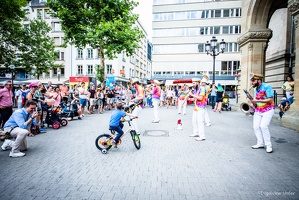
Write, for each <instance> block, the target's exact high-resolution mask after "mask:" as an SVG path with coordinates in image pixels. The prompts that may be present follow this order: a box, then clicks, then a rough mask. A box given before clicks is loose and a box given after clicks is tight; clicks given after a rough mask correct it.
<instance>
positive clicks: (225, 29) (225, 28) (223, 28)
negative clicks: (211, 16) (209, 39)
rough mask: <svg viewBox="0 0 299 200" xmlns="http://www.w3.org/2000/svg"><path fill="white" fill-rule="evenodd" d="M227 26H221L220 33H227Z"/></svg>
mask: <svg viewBox="0 0 299 200" xmlns="http://www.w3.org/2000/svg"><path fill="white" fill-rule="evenodd" d="M228 30H229V26H223V27H222V34H228Z"/></svg>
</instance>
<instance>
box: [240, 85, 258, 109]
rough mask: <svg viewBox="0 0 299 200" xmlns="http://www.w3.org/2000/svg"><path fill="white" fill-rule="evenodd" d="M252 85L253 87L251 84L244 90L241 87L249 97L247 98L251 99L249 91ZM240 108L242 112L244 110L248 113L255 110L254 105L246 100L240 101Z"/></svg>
mask: <svg viewBox="0 0 299 200" xmlns="http://www.w3.org/2000/svg"><path fill="white" fill-rule="evenodd" d="M252 87H253V85H252V86H251V87H250V88H249V89H248V90H246V89H243V91H244V92H245V94H246V96H247V98H248V99H249V100H252V99H253V97H252V96H251V94H250V93H249V91H250V90H251V89H252ZM240 109H241V111H242V112H244V113H246V114H247V113H250V114H252V115H253V114H254V111H255V106H254V105H253V104H252V103H246V102H244V103H241V105H240Z"/></svg>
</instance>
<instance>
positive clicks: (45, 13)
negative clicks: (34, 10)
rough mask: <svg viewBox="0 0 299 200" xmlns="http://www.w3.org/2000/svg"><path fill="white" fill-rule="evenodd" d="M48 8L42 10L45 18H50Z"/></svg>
mask: <svg viewBox="0 0 299 200" xmlns="http://www.w3.org/2000/svg"><path fill="white" fill-rule="evenodd" d="M49 12H50V11H49V9H45V12H44V18H45V19H49V18H50V14H49Z"/></svg>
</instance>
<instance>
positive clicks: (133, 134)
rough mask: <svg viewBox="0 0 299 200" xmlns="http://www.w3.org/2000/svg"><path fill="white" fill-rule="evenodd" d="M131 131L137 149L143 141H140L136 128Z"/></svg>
mask: <svg viewBox="0 0 299 200" xmlns="http://www.w3.org/2000/svg"><path fill="white" fill-rule="evenodd" d="M130 133H131V136H132V140H133V143H134V146H135V147H136V149H138V150H139V149H140V147H141V142H140V138H139V135H138V134H137V133H136V131H135V130H132V131H131V132H130Z"/></svg>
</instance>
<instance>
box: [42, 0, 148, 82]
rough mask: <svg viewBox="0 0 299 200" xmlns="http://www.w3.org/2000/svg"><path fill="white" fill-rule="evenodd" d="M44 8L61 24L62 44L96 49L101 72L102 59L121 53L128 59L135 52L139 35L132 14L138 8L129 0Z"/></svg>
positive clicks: (77, 1)
mask: <svg viewBox="0 0 299 200" xmlns="http://www.w3.org/2000/svg"><path fill="white" fill-rule="evenodd" d="M47 5H48V6H49V7H50V8H51V9H52V10H53V13H52V15H54V16H55V17H58V18H59V19H60V20H61V25H62V30H63V31H64V34H65V38H64V39H65V41H66V42H69V43H71V44H74V45H75V46H76V47H78V48H84V47H86V46H87V45H89V46H91V47H92V48H94V49H98V52H99V56H100V57H101V61H102V62H101V66H102V67H101V69H102V70H104V67H103V66H105V62H104V60H105V59H104V55H107V56H108V58H110V59H112V58H114V57H115V56H116V55H117V54H119V53H121V51H124V50H125V51H126V54H127V55H129V56H130V55H133V54H134V53H135V51H136V49H137V48H139V42H140V39H141V38H142V37H143V34H142V31H141V30H139V29H138V27H137V26H136V21H137V19H138V15H136V14H133V13H132V10H133V9H134V7H136V6H137V5H138V3H137V2H135V1H133V0H55V1H48V4H47ZM103 74H104V73H103ZM103 78H104V77H102V78H101V79H102V80H100V81H103Z"/></svg>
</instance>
